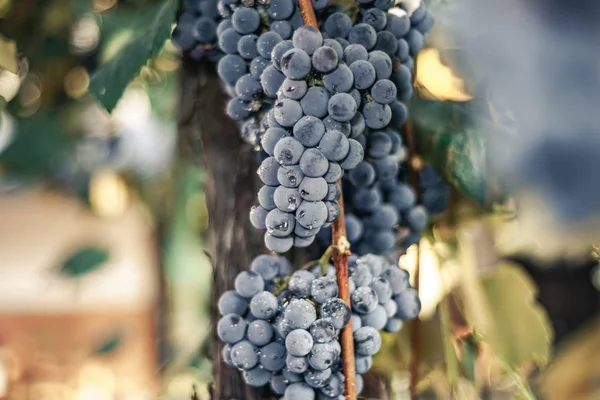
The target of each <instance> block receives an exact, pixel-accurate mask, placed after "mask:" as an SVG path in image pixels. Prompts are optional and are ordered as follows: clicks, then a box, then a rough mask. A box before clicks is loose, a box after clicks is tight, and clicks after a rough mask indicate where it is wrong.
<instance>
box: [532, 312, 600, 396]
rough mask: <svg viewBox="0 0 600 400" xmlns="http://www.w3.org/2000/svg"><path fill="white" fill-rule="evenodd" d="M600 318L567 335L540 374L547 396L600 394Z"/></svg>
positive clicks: (542, 386) (544, 392)
mask: <svg viewBox="0 0 600 400" xmlns="http://www.w3.org/2000/svg"><path fill="white" fill-rule="evenodd" d="M599 332H600V318H596V319H595V320H594V321H592V322H591V323H589V324H587V325H586V326H584V327H583V328H581V329H580V330H579V331H577V332H575V334H574V335H573V336H572V337H570V338H569V339H567V343H566V344H565V345H564V346H563V347H562V348H560V349H559V351H558V354H557V355H556V356H555V357H554V360H553V361H552V363H551V364H550V365H549V366H548V368H547V369H546V370H545V371H544V373H543V374H542V379H541V391H542V393H543V394H544V398H545V399H547V400H563V399H577V400H597V399H599V398H600V335H599V334H598V333H599Z"/></svg>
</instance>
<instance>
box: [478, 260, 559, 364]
mask: <svg viewBox="0 0 600 400" xmlns="http://www.w3.org/2000/svg"><path fill="white" fill-rule="evenodd" d="M536 291H537V290H536V287H535V285H534V283H533V281H532V280H531V278H530V277H529V276H528V275H527V274H526V273H525V272H524V271H523V269H522V268H520V267H518V266H516V265H513V264H510V263H500V264H499V266H498V268H496V269H494V270H493V271H492V272H491V273H490V274H489V275H487V276H485V277H483V278H482V280H481V296H482V297H481V298H480V299H479V300H477V299H475V298H471V301H480V302H481V303H482V305H483V307H485V310H487V311H486V312H485V320H483V319H482V318H481V313H479V314H480V315H479V317H476V316H474V315H473V314H472V313H469V308H466V311H467V315H466V316H467V320H469V323H470V325H471V326H472V327H473V328H474V329H476V330H477V331H478V332H479V333H480V334H481V336H482V338H483V341H484V342H485V343H486V344H488V345H489V346H490V348H491V351H492V352H493V354H494V355H495V356H496V357H497V358H498V359H499V360H501V362H502V363H504V364H506V366H508V367H509V368H510V369H511V370H519V369H521V368H526V367H528V366H531V365H532V364H537V365H544V364H546V363H547V362H548V358H549V357H550V351H551V343H552V328H551V325H550V321H549V320H548V317H547V315H546V312H545V311H544V309H543V308H542V307H541V306H540V305H539V304H537V303H536V299H535V296H536Z"/></svg>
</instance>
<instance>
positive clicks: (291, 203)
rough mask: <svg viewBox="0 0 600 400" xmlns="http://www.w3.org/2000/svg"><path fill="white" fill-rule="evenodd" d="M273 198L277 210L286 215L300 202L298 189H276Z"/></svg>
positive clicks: (280, 187)
mask: <svg viewBox="0 0 600 400" xmlns="http://www.w3.org/2000/svg"><path fill="white" fill-rule="evenodd" d="M273 198H274V201H275V205H276V206H277V208H278V209H280V210H281V211H285V212H288V213H289V212H293V211H295V210H296V209H297V208H298V206H299V205H300V203H301V202H302V198H301V196H300V191H299V190H298V189H294V188H286V187H285V186H279V187H277V189H276V190H275V195H274V196H273Z"/></svg>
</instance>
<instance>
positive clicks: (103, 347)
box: [93, 332, 123, 356]
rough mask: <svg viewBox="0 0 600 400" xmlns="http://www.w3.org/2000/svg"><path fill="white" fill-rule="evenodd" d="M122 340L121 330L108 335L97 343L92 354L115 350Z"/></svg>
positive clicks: (104, 353)
mask: <svg viewBox="0 0 600 400" xmlns="http://www.w3.org/2000/svg"><path fill="white" fill-rule="evenodd" d="M122 342H123V334H122V333H121V332H115V333H114V334H112V335H110V336H109V337H108V338H106V340H104V341H103V342H102V343H100V344H99V345H98V347H97V348H96V349H95V350H94V352H93V354H94V355H96V356H100V355H106V354H110V353H112V352H113V351H115V350H116V349H117V348H118V347H119V346H120V345H121V343H122Z"/></svg>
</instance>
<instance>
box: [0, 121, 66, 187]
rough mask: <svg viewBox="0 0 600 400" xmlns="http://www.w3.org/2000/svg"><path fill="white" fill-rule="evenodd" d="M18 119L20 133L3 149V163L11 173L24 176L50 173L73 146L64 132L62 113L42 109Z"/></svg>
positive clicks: (41, 175) (29, 176)
mask: <svg viewBox="0 0 600 400" xmlns="http://www.w3.org/2000/svg"><path fill="white" fill-rule="evenodd" d="M16 122H17V127H16V130H17V133H16V134H15V136H14V138H13V141H12V142H11V143H10V144H9V145H8V147H7V148H6V150H5V151H4V152H2V153H0V164H2V166H3V167H4V168H5V169H6V170H7V171H8V172H9V173H11V174H15V175H18V176H20V177H23V178H30V179H31V178H39V177H43V176H47V175H48V174H49V173H51V172H52V170H53V169H54V167H55V166H56V165H57V164H58V161H59V160H60V159H61V157H63V156H64V154H65V153H66V151H67V150H68V147H69V144H68V142H67V140H66V138H65V137H64V136H63V132H62V125H61V119H60V116H59V115H58V114H56V113H45V112H38V113H36V114H34V115H33V116H31V117H28V118H23V119H17V120H16Z"/></svg>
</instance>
